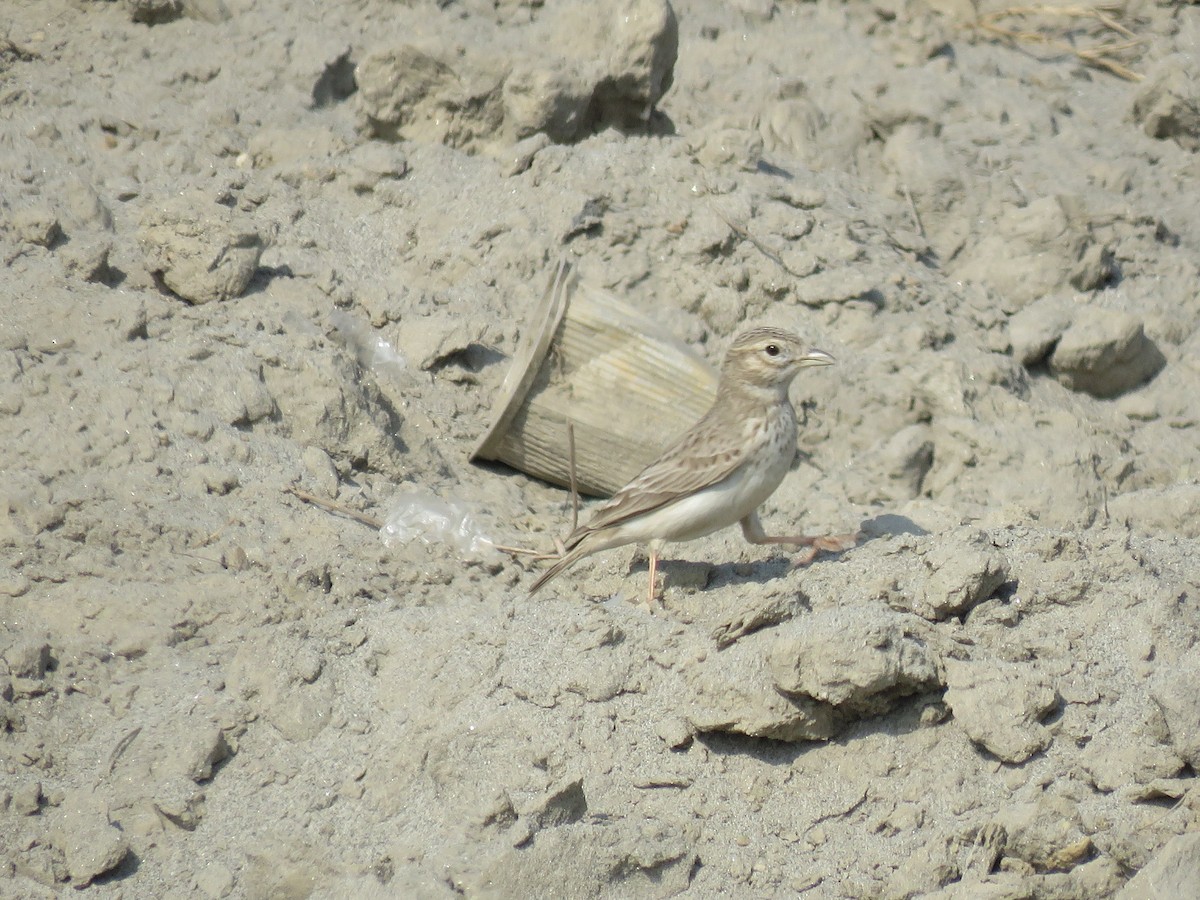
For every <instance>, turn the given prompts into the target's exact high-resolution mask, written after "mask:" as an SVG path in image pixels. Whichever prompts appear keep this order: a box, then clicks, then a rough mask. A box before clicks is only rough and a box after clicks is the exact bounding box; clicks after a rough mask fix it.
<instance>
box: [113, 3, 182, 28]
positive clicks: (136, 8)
mask: <svg viewBox="0 0 1200 900" xmlns="http://www.w3.org/2000/svg"><path fill="white" fill-rule="evenodd" d="M125 8H126V9H128V10H129V16H130V18H132V19H133V21H135V22H140V23H141V24H143V25H164V24H166V23H167V22H174V21H175V20H176V19H179V18H182V17H183V0H125Z"/></svg>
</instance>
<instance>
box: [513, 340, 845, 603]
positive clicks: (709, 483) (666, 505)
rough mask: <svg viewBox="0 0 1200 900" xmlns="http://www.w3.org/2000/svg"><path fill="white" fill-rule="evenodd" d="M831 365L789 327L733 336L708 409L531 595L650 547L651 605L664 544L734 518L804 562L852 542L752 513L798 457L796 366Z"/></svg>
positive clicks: (575, 538) (571, 540)
mask: <svg viewBox="0 0 1200 900" xmlns="http://www.w3.org/2000/svg"><path fill="white" fill-rule="evenodd" d="M833 362H834V359H833V357H832V356H830V355H829V354H828V353H826V352H825V351H824V350H817V349H816V348H812V347H807V346H806V345H805V344H804V343H803V342H802V341H801V340H800V338H799V337H798V336H797V335H795V334H793V333H792V332H790V331H784V330H783V329H779V328H762V327H760V328H750V329H747V330H745V331H742V332H741V333H740V334H738V335H737V336H736V337H735V338H734V340H733V344H732V345H731V346H730V348H729V350H728V352H727V353H726V355H725V360H724V362H723V363H722V365H721V377H720V381H719V383H718V386H717V396H716V399H715V400H714V401H713V405H712V407H711V408H710V409H709V410H708V412H707V413H705V414H704V416H703V417H702V418H701V419H700V420H699V421H698V422H697V423H696V424H695V425H693V426H692V427H691V428H690V429H689V430H688V431H687V432H686V433H685V434H684V435H683V436H682V437H681V438H679V440H677V441H676V442H675V443H674V444H673V445H671V446H670V447H669V448H668V449H667V450H666V451H665V452H664V453H663V455H662V456H660V457H659V458H658V460H657V461H655V462H653V463H651V464H650V465H649V466H647V467H646V468H645V469H643V470H642V472H641V474H639V475H637V476H636V477H635V478H634V479H633V480H632V481H631V482H629V484H627V485H626V486H625V487H623V488H621V490H619V491H617V493H616V494H614V495H613V496H612V497H611V498H609V499H608V500H606V501H605V502H604V503H603V504H601V505H600V506H599V507H597V509H596V510H595V513H594V514H593V515H592V517H591V519H590V520H589V521H588V522H587V523H586V524H584V525H581V526H579V527H578V528H576V529H575V530H574V531H573V532H571V534H570V535H569V536H568V537H567V539H566V541H565V542H564V544H563V548H564V551H565V553H564V555H563V556H562V557H561V558H560V559H558V560H557V561H556V562H555V563H554V565H552V566H551V567H550V568H549V569H547V570H546V571H545V572H543V573H542V574H541V575H540V576H539V577H538V579H537V581H535V582H534V583H533V587H531V588H530V590H529V593H530V594H533V593H534V592H535V591H537V590H539V589H540V588H542V587H543V586H544V585H545V584H546V583H547V582H548V581H550V580H551V579H552V578H554V577H555V576H557V575H559V574H560V573H562V572H563V571H565V570H566V569H568V568H570V567H571V566H572V565H573V564H574V563H575V562H577V561H578V560H579V559H581V558H582V557H584V556H590V555H591V554H593V553H599V552H600V551H601V550H611V549H612V548H614V547H621V546H623V545H625V544H632V543H645V544H648V545H649V548H650V595H649V598H648V600H647V604H648V605H650V604H653V601H654V593H655V573H656V570H657V568H658V555H659V552H660V551H661V549H662V545H663V544H664V543H667V542H680V541H692V540H695V539H696V538H700V537H703V536H704V535H706V534H711V533H712V532H714V531H718V530H720V529H722V528H726V527H728V526H730V525H733V524H734V523H735V522H737V523H740V524H741V526H742V534H743V535H745V537H746V540H747V541H749V542H750V543H752V544H792V545H795V546H803V547H809V548H810V553H809V555H808V557H807V559H806V560H804V562H808V561H811V560H812V559H813V558H814V557H815V556H816V554H817V552H818V551H820V550H833V551H836V550H845V549H848V548H849V547H851V546H853V545H854V539H855V536H854V535H839V536H837V537H806V536H804V535H796V536H794V537H774V536H769V535H767V534H766V532H765V531H763V527H762V523H761V522H760V521H759V518H758V512H757V510H758V507H759V506H761V505H762V503H763V502H764V501H765V500H766V499H767V498H768V497H770V496H771V494H773V493H774V492H775V489H776V488H777V487H779V485H780V483H781V482H782V481H783V476H784V475H786V474H787V471H788V469H789V468H790V467H791V464H792V460H793V459H794V458H795V456H796V411H795V409H793V408H792V404H791V401H790V400H788V388H789V387H790V386H791V383H792V379H793V378H795V377H796V374H797V373H798V372H799V371H800V370H801V369H803V368H806V367H808V366H828V365H832V364H833Z"/></svg>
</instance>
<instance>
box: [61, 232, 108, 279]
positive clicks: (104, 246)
mask: <svg viewBox="0 0 1200 900" xmlns="http://www.w3.org/2000/svg"><path fill="white" fill-rule="evenodd" d="M112 246H113V242H112V238H109V237H95V238H84V239H75V238H72V239H71V240H70V241H68V242H67V244H66V246H65V247H63V249H62V250H61V251H60V253H59V256H60V258H61V259H62V264H63V272H64V273H65V274H66V276H67V277H68V278H72V279H76V280H79V281H88V282H98V281H107V280H108V279H109V278H110V277H111V276H112V270H111V269H109V267H108V256H109V254H110V253H111V252H112Z"/></svg>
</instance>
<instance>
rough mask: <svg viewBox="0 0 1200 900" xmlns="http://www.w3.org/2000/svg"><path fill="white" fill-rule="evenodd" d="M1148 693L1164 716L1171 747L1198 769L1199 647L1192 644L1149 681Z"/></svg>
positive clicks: (1199, 724)
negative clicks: (1174, 661) (1175, 661)
mask: <svg viewBox="0 0 1200 900" xmlns="http://www.w3.org/2000/svg"><path fill="white" fill-rule="evenodd" d="M1150 695H1151V697H1153V698H1154V702H1155V703H1157V704H1158V708H1159V709H1160V710H1162V714H1163V718H1164V719H1166V723H1167V730H1168V731H1169V732H1170V735H1171V746H1172V747H1174V748H1175V752H1176V753H1178V754H1179V755H1180V757H1182V758H1183V760H1184V762H1186V763H1187V764H1188V765H1189V766H1191V767H1192V769H1193V770H1196V771H1200V647H1193V648H1192V649H1191V650H1189V651H1188V652H1187V653H1186V654H1184V656H1183V657H1182V658H1180V660H1179V661H1178V662H1177V663H1175V664H1174V665H1172V666H1170V667H1164V668H1162V669H1161V670H1159V672H1158V673H1157V674H1156V675H1155V676H1154V678H1153V680H1152V681H1151V682H1150Z"/></svg>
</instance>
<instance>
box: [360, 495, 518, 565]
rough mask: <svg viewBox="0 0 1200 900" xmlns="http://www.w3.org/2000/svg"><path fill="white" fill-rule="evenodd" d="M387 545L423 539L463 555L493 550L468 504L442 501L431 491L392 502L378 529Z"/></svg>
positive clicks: (402, 496) (489, 540) (398, 544)
mask: <svg viewBox="0 0 1200 900" xmlns="http://www.w3.org/2000/svg"><path fill="white" fill-rule="evenodd" d="M379 536H380V537H381V538H383V543H384V545H385V546H387V547H389V548H391V547H396V546H400V545H403V544H409V543H412V541H414V540H420V541H421V542H423V543H426V544H449V545H451V546H453V547H455V548H457V549H458V550H459V551H460V552H461V553H463V554H478V553H482V552H484V551H486V550H490V549H492V547H493V546H494V543H493V541H492V540H491V539H490V538H488V537H487V536H486V535H484V533H483V531H482V529H481V528H480V526H479V523H478V522H477V521H476V520H475V516H474V514H473V512H472V510H471V507H470V505H469V504H467V503H464V502H463V501H461V500H443V499H441V498H440V497H437V496H435V495H434V494H432V493H429V492H428V491H409V492H406V493H403V494H401V495H399V496H398V497H397V498H396V500H395V501H394V502H393V503H392V506H391V508H390V510H389V511H388V514H387V518H386V519H384V524H383V527H382V528H381V529H379Z"/></svg>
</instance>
